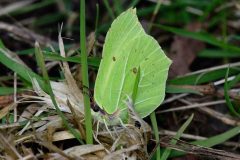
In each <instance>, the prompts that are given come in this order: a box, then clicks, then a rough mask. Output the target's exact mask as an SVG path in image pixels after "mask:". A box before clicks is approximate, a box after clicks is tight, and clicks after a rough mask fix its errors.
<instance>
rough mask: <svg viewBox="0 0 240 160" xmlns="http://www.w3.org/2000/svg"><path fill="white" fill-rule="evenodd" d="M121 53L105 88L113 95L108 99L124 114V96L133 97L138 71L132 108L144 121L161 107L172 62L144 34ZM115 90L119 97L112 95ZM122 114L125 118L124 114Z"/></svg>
mask: <svg viewBox="0 0 240 160" xmlns="http://www.w3.org/2000/svg"><path fill="white" fill-rule="evenodd" d="M120 53H121V54H122V56H120V58H119V59H118V60H116V61H115V63H116V65H115V67H114V74H112V76H111V80H110V81H111V83H109V84H108V85H109V87H110V88H111V92H112V93H111V94H112V95H110V98H112V99H114V101H116V100H117V101H116V102H115V103H116V105H117V106H118V108H119V109H120V110H123V109H126V110H125V112H127V111H128V110H127V109H128V107H127V106H126V104H125V103H124V102H125V101H126V100H127V96H130V97H131V96H132V93H133V89H134V83H135V78H136V76H137V69H138V68H140V79H139V83H138V90H137V93H136V98H135V103H134V107H135V110H136V112H137V113H138V114H139V115H140V116H141V117H146V116H148V115H149V114H150V113H151V112H153V111H154V110H155V109H156V108H157V107H158V106H159V105H160V104H161V102H162V101H163V99H164V97H165V86H166V80H167V75H168V69H169V66H170V64H171V60H170V59H168V58H167V56H166V55H165V54H164V52H163V51H162V49H161V48H160V46H159V44H158V43H157V41H156V40H155V39H153V38H152V37H151V36H149V35H146V34H145V35H142V36H140V37H137V38H135V39H133V40H131V41H130V42H129V44H128V45H127V46H126V47H125V48H123V49H122V50H121V51H120ZM119 79H121V81H120V82H121V83H119ZM119 86H120V87H119ZM116 88H117V89H119V90H120V91H121V93H120V94H118V95H119V96H118V97H117V96H116V94H114V90H115V89H116ZM116 98H117V99H116ZM123 112H124V111H123ZM121 114H123V117H125V115H124V113H121ZM123 117H122V118H123Z"/></svg>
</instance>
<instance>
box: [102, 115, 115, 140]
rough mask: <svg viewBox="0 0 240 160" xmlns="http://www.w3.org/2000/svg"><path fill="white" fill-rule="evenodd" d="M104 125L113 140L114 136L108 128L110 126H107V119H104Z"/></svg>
mask: <svg viewBox="0 0 240 160" xmlns="http://www.w3.org/2000/svg"><path fill="white" fill-rule="evenodd" d="M103 123H104V125H105V127H106V129H107V131H108V132H109V134H110V136H111V137H112V139H113V135H112V133H111V131H110V130H109V128H108V126H107V122H106V120H105V119H103Z"/></svg>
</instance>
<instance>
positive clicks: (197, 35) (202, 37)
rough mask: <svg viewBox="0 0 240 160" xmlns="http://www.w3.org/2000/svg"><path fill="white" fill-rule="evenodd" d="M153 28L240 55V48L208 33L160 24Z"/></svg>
mask: <svg viewBox="0 0 240 160" xmlns="http://www.w3.org/2000/svg"><path fill="white" fill-rule="evenodd" d="M153 26H155V27H158V28H160V29H163V30H166V31H168V32H172V33H174V34H177V35H180V36H184V37H188V38H192V39H196V40H199V41H203V42H206V43H208V44H211V45H213V46H217V47H220V48H223V49H227V50H231V51H235V52H236V53H239V54H240V48H239V47H237V46H234V45H230V44H227V43H225V42H224V41H221V40H218V39H217V38H215V37H214V36H212V35H210V34H208V33H203V32H191V31H187V30H185V29H179V28H175V27H170V26H165V25H160V24H154V25H153Z"/></svg>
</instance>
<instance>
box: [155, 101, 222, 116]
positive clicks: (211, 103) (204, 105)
mask: <svg viewBox="0 0 240 160" xmlns="http://www.w3.org/2000/svg"><path fill="white" fill-rule="evenodd" d="M224 103H226V101H225V100H218V101H211V102H205V103H197V104H191V105H187V106H181V107H176V108H171V109H166V110H162V111H158V112H157V113H167V112H174V111H181V110H187V109H193V108H199V107H206V106H212V105H216V104H224Z"/></svg>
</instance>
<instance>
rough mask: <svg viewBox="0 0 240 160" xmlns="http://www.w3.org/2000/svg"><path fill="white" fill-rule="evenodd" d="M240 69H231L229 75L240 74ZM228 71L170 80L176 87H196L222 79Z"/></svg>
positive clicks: (210, 72)
mask: <svg viewBox="0 0 240 160" xmlns="http://www.w3.org/2000/svg"><path fill="white" fill-rule="evenodd" d="M239 70H240V68H238V67H234V68H230V69H229V75H234V74H238V73H239ZM226 71H227V69H226V68H224V69H218V70H214V71H208V72H204V73H198V74H193V75H187V76H182V77H177V78H174V79H172V80H169V81H168V83H169V84H176V85H184V84H186V85H195V84H202V83H207V82H212V81H215V80H218V79H221V78H224V77H225V74H226Z"/></svg>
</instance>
